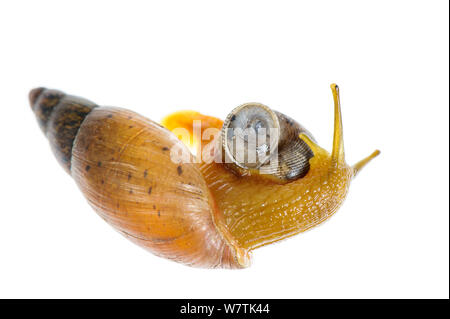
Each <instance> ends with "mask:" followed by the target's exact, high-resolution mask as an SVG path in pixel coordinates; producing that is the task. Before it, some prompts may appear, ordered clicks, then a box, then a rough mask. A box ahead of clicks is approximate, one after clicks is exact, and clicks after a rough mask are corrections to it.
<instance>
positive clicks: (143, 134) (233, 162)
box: [29, 84, 379, 268]
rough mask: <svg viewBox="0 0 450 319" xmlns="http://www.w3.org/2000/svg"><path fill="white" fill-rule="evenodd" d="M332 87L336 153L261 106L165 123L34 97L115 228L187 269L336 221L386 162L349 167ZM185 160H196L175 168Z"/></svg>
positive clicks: (232, 262) (230, 259) (244, 262)
mask: <svg viewBox="0 0 450 319" xmlns="http://www.w3.org/2000/svg"><path fill="white" fill-rule="evenodd" d="M331 89H332V93H333V99H334V137H333V148H332V152H331V154H330V153H328V152H327V151H325V150H324V149H323V148H321V147H320V146H319V145H318V144H317V143H316V141H315V139H314V137H313V136H312V135H311V133H310V132H308V131H307V130H306V129H305V128H303V127H302V126H301V125H300V124H299V123H297V122H296V121H294V120H293V119H291V118H290V117H288V116H286V115H284V114H282V113H279V112H277V111H274V110H272V109H270V108H269V107H267V106H265V105H263V104H260V103H247V104H243V105H241V106H239V107H237V108H235V109H234V110H233V111H232V112H231V113H230V114H229V115H228V116H227V118H226V119H225V121H222V120H220V119H218V118H215V117H211V116H206V115H203V114H200V113H198V112H194V111H181V112H177V113H174V114H172V115H169V116H167V117H166V118H164V119H163V121H162V123H161V124H158V123H156V122H154V121H151V120H149V119H147V118H145V117H143V116H141V115H139V114H136V113H134V112H132V111H129V110H126V109H122V108H116V107H103V106H98V105H96V104H95V103H93V102H91V101H88V100H85V99H82V98H79V97H75V96H72V95H67V94H64V93H63V92H61V91H57V90H51V89H46V88H36V89H33V90H31V92H30V94H29V99H30V104H31V108H32V110H33V112H34V114H35V116H36V118H37V121H38V123H39V126H40V128H41V129H42V131H43V132H44V134H45V135H46V137H47V138H48V140H49V142H50V146H51V148H52V150H53V152H54V154H55V156H56V158H57V160H58V161H59V163H60V164H61V165H62V167H63V168H64V169H65V171H66V172H67V173H69V174H70V175H71V176H72V178H73V179H74V180H75V182H76V184H77V185H78V187H79V188H80V190H81V191H82V192H83V194H84V195H85V197H86V198H87V200H88V202H89V204H90V205H91V206H92V207H93V208H94V210H95V211H96V212H97V213H98V214H99V215H100V217H102V218H103V219H104V220H105V221H106V222H107V223H108V224H110V225H111V226H112V227H113V228H115V229H116V230H117V231H118V232H120V233H121V234H122V235H124V236H125V237H127V238H128V239H130V240H131V241H133V242H135V243H136V244H138V245H140V246H142V247H144V248H146V249H147V250H149V251H151V252H152V253H154V254H155V255H157V256H160V257H165V258H168V259H171V260H173V261H176V262H180V263H183V264H186V265H189V266H193V267H202V268H245V267H248V266H249V265H250V260H251V252H252V250H254V249H256V248H258V247H261V246H264V245H268V244H271V243H274V242H277V241H280V240H282V239H285V238H288V237H291V236H293V235H296V234H298V233H300V232H303V231H306V230H308V229H309V228H311V227H314V226H316V225H318V224H320V223H321V222H323V221H324V220H326V219H328V218H329V217H330V216H332V215H333V214H334V213H335V212H336V210H337V209H338V208H339V207H340V206H341V204H342V202H343V201H344V199H345V197H346V195H347V192H348V189H349V185H350V182H351V180H352V179H353V178H354V177H355V176H356V175H357V174H358V172H359V171H360V170H361V169H362V168H363V167H364V166H365V165H366V164H367V163H368V162H369V161H370V160H371V159H373V158H374V157H376V156H377V155H378V154H379V151H378V150H377V151H375V152H373V153H372V154H371V155H370V156H368V157H367V158H365V159H363V160H361V161H360V162H358V163H356V164H355V165H353V166H349V165H347V164H346V162H345V159H344V144H343V136H342V120H341V107H340V98H339V88H338V86H337V85H335V84H332V85H331ZM193 123H200V127H199V128H198V127H197V128H196V127H195V125H194V124H193ZM177 129H182V130H184V131H185V132H188V141H184V142H183V141H182V140H180V138H178V135H177V134H176V130H177ZM195 130H199V132H200V135H201V138H199V134H194V133H195V132H194V131H195ZM246 132H247V133H246ZM252 132H253V134H252ZM205 134H206V135H208V134H209V135H210V137H211V138H210V139H209V140H208V141H209V142H208V143H205V145H204V146H201V147H198V148H197V149H198V150H199V152H200V153H198V154H197V155H195V156H194V155H193V154H192V153H191V151H190V149H189V147H192V146H193V145H196V144H197V145H198V144H199V143H200V142H201V141H199V139H203V137H204V136H205ZM181 153H182V154H188V158H189V159H190V160H187V161H186V160H185V161H180V160H176V156H174V154H175V155H176V154H181ZM202 155H205V156H202ZM203 157H204V158H203ZM199 158H202V159H201V160H199Z"/></svg>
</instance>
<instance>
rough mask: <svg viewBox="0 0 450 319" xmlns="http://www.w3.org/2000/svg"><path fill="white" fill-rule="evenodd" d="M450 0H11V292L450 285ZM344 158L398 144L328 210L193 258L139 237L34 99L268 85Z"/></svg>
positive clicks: (159, 102)
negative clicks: (219, 263) (248, 243)
mask: <svg viewBox="0 0 450 319" xmlns="http://www.w3.org/2000/svg"><path fill="white" fill-rule="evenodd" d="M448 22H449V16H448V1H315V2H313V1H309V2H308V3H306V1H305V2H300V1H261V0H259V1H242V0H240V1H221V2H219V1H211V0H208V1H192V0H191V1H158V2H156V1H155V2H150V1H122V2H115V1H72V2H69V1H29V2H24V1H14V2H13V1H9V2H2V4H0V108H1V125H0V136H1V143H2V145H1V146H2V147H1V151H0V152H1V156H0V164H1V165H0V167H1V175H0V176H1V177H0V188H1V189H0V196H1V201H0V297H4V298H5V297H44V298H46V297H62V298H65V297H87V298H89V297H125V298H130V297H137V298H196V297H209V298H216V297H223V298H228V297H233V298H260V297H264V298H321V297H324V298H335V297H340V298H349V297H354V298H370V297H374V298H397V297H402V298H412V297H425V298H428V297H438V298H448V297H449V290H448V289H449V285H448V283H449V247H448V246H449V245H448V240H449V224H448V223H449V212H448V208H449V207H448V206H449V205H448V202H449V195H448V188H449V187H448V182H449V180H448V173H449V171H448V166H449V157H448V154H449V152H448V142H449V141H448V131H449V122H448V116H449V114H448V113H449V100H448V96H449V89H448V85H449V83H448V82H449V81H448V75H449V74H448V67H449V65H448V56H449V54H448V53H449V52H448V45H449V42H448ZM332 82H336V83H338V84H339V85H340V87H341V94H342V96H341V98H342V107H343V121H344V129H345V148H346V151H347V153H346V155H347V156H346V158H347V161H348V162H349V163H350V164H353V163H354V162H356V161H357V160H359V159H361V158H362V157H364V156H366V155H368V154H369V153H370V152H372V151H373V150H374V149H376V148H379V149H380V150H381V151H382V153H381V155H380V156H379V157H378V158H377V159H376V160H374V161H373V162H372V163H371V164H370V165H369V166H368V167H367V168H366V169H365V170H364V171H363V172H361V174H360V175H359V176H358V178H357V179H356V180H355V181H354V182H353V184H352V187H351V189H350V194H349V196H348V198H347V200H346V202H345V204H344V206H343V207H342V208H341V209H340V211H339V212H338V213H337V214H336V215H335V216H334V217H333V218H331V219H330V220H329V221H328V222H326V223H325V224H324V225H322V226H320V227H317V228H315V229H313V230H311V231H308V232H307V233H304V234H301V235H298V236H296V237H294V238H292V239H289V240H286V241H283V242H281V243H278V244H274V245H272V246H268V247H264V248H261V249H258V250H255V251H254V254H253V257H254V259H253V265H252V266H251V267H250V268H248V269H245V270H240V271H229V270H228V271H227V270H205V269H192V268H189V267H186V266H183V265H179V264H176V263H173V262H170V261H168V260H164V259H161V258H158V257H155V256H153V255H152V254H150V253H148V252H146V251H144V250H143V249H141V248H139V247H137V246H135V245H134V244H132V243H130V242H128V241H127V240H126V239H124V238H123V237H122V236H121V235H120V234H119V233H117V232H115V231H114V230H113V229H112V228H111V227H110V226H108V225H107V224H106V223H105V222H103V221H102V220H101V218H99V217H98V216H97V215H96V214H95V213H94V212H93V210H92V209H91V208H90V207H89V206H88V204H87V202H86V201H85V199H84V198H83V196H82V194H81V193H80V192H79V190H78V189H77V187H76V185H75V183H74V182H73V181H72V180H71V178H70V177H69V176H68V175H67V174H65V172H64V171H63V170H62V169H61V168H60V167H59V165H58V164H57V162H56V160H55V159H54V158H53V155H52V153H51V151H50V148H49V146H48V143H47V141H46V139H45V138H44V136H43V134H42V133H41V132H40V130H39V128H38V125H37V123H36V120H35V118H34V115H33V114H32V112H31V111H30V108H29V105H28V98H27V94H28V91H29V90H30V89H31V88H33V87H36V86H47V87H51V88H57V89H61V90H64V91H66V92H68V93H72V94H75V95H79V96H83V97H86V98H88V99H91V100H93V101H95V102H97V103H99V104H101V105H115V106H122V107H127V108H129V109H132V110H134V111H137V112H139V113H141V114H143V115H145V116H147V117H149V118H151V119H154V120H160V119H161V118H162V117H163V116H164V115H166V114H168V113H170V112H172V111H176V110H180V109H194V110H198V111H200V112H203V113H206V114H211V115H214V116H217V117H221V118H224V117H225V116H226V115H227V113H228V112H229V111H230V110H231V109H232V108H234V107H235V106H237V105H239V104H241V103H244V102H249V101H259V102H262V103H265V104H267V105H269V106H271V107H273V108H274V109H277V110H279V111H281V112H283V113H286V114H287V115H289V116H291V117H293V118H295V119H297V120H298V121H299V122H301V123H302V124H303V125H304V126H306V127H307V128H308V129H309V130H310V131H311V132H312V133H313V134H314V135H315V137H316V139H317V140H318V142H319V144H321V145H322V146H323V147H325V148H326V149H328V150H330V149H331V141H332V128H333V106H332V96H331V91H330V88H329V85H330V83H332Z"/></svg>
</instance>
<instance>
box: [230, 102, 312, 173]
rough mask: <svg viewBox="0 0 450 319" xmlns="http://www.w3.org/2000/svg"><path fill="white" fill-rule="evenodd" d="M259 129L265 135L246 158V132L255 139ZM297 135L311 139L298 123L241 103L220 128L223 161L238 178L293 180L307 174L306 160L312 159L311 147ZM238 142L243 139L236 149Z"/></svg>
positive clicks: (280, 115) (271, 111)
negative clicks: (252, 134) (242, 176)
mask: <svg viewBox="0 0 450 319" xmlns="http://www.w3.org/2000/svg"><path fill="white" fill-rule="evenodd" d="M261 128H263V129H264V130H265V131H264V132H266V133H264V134H262V135H261V136H262V138H260V139H258V138H257V139H256V140H258V141H263V142H262V143H261V142H259V144H258V145H257V146H256V149H257V151H256V152H254V153H253V154H254V155H249V154H250V153H251V151H249V149H251V146H249V145H250V144H251V142H250V141H251V138H248V136H249V135H250V134H246V133H248V132H255V135H254V136H257V134H259V133H258V132H259V131H260V129H261ZM236 129H241V130H245V129H249V130H250V131H248V132H246V133H244V134H241V136H239V133H234V132H237V130H236ZM300 133H306V134H308V135H309V136H311V138H312V139H313V137H312V135H311V133H309V132H308V131H307V130H306V129H305V128H303V127H302V126H301V125H300V124H299V123H297V122H296V121H294V120H293V119H291V118H290V117H288V116H286V115H284V114H282V113H280V112H277V111H273V110H271V109H270V108H269V107H267V106H266V105H264V104H261V103H246V104H242V105H240V106H238V107H237V108H235V109H234V110H233V111H231V113H230V114H229V115H228V116H227V118H226V119H225V121H224V124H223V127H222V131H221V144H222V153H223V158H224V161H225V163H226V165H227V166H228V167H229V168H231V169H232V170H233V171H235V172H236V173H237V174H238V175H259V174H261V176H263V177H264V176H265V177H268V178H270V179H272V180H276V181H278V182H288V181H292V180H296V179H298V178H301V177H304V176H305V175H306V174H307V173H308V171H309V160H310V159H311V158H312V157H313V156H314V154H313V152H312V150H311V148H310V147H309V146H308V145H307V144H306V143H305V142H304V141H303V140H301V139H299V138H298V136H299V134H300ZM239 139H240V140H242V141H243V140H245V142H241V145H244V144H245V146H241V147H239V146H237V145H239V142H238V140H239ZM253 140H255V137H253ZM247 141H249V142H247ZM255 154H256V155H255ZM251 156H253V157H251ZM249 159H251V160H249Z"/></svg>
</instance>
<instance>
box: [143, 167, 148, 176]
mask: <svg viewBox="0 0 450 319" xmlns="http://www.w3.org/2000/svg"><path fill="white" fill-rule="evenodd" d="M147 175H148V169H146V170H145V171H144V178H147Z"/></svg>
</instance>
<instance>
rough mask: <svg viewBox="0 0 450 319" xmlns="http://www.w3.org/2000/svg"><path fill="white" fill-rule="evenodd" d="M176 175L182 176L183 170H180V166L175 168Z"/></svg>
mask: <svg viewBox="0 0 450 319" xmlns="http://www.w3.org/2000/svg"><path fill="white" fill-rule="evenodd" d="M177 173H178V175H181V174H183V168H181V165H178V167H177Z"/></svg>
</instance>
